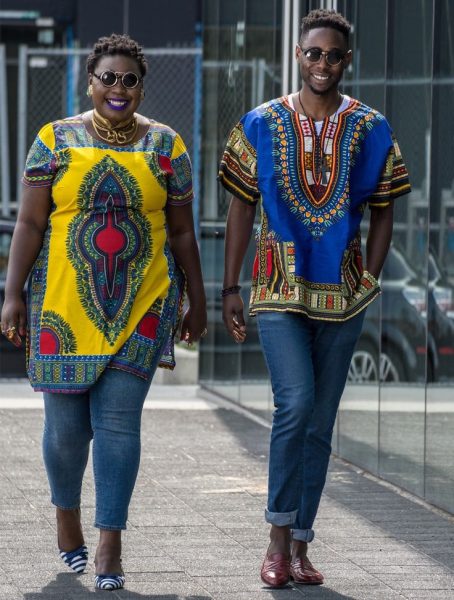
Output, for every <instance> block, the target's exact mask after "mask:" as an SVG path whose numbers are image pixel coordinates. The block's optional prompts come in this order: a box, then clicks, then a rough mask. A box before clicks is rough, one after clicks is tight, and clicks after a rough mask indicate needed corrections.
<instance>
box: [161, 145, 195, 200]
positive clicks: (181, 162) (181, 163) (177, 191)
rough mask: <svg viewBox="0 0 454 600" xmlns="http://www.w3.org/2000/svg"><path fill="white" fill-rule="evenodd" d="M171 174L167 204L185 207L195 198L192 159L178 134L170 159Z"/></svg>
mask: <svg viewBox="0 0 454 600" xmlns="http://www.w3.org/2000/svg"><path fill="white" fill-rule="evenodd" d="M170 167H171V172H170V175H169V177H168V178H167V203H168V204H171V205H173V206H184V205H185V204H189V202H191V201H192V199H193V198H194V192H193V188H192V167H191V159H190V158H189V154H188V151H187V149H186V146H185V145H184V142H183V140H182V139H181V137H180V136H179V135H178V134H177V135H176V137H175V141H174V144H173V149H172V155H171V157H170Z"/></svg>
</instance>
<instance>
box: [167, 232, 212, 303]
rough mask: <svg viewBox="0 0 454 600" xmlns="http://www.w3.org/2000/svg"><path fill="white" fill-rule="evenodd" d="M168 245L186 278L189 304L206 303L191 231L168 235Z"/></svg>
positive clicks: (194, 240) (195, 244)
mask: <svg viewBox="0 0 454 600" xmlns="http://www.w3.org/2000/svg"><path fill="white" fill-rule="evenodd" d="M169 245H170V249H171V250H172V254H173V256H174V257H175V260H176V262H177V264H178V265H179V266H180V267H181V268H182V269H183V271H184V273H185V275H186V280H187V294H188V298H189V302H190V304H191V305H194V304H195V303H197V304H198V303H203V304H205V303H206V300H205V289H204V287H203V279H202V270H201V267H200V256H199V249H198V246H197V241H196V239H195V234H194V232H193V231H184V232H182V233H176V234H173V235H169Z"/></svg>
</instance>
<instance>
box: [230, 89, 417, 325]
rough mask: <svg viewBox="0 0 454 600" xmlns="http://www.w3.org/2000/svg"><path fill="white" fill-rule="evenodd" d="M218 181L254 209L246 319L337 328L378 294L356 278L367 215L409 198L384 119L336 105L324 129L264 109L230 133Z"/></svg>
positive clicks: (284, 101) (364, 278)
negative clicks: (260, 316)
mask: <svg viewBox="0 0 454 600" xmlns="http://www.w3.org/2000/svg"><path fill="white" fill-rule="evenodd" d="M219 180H220V182H221V183H222V185H223V186H224V187H225V188H226V189H227V190H228V191H229V192H231V193H232V194H233V195H234V196H236V197H237V198H239V199H240V200H243V201H244V202H246V203H249V204H256V203H257V202H258V200H259V199H261V224H260V227H259V229H258V232H257V254H256V258H255V263H254V269H253V275H252V290H251V299H250V314H251V315H254V314H256V313H257V312H260V311H268V310H273V311H292V312H298V313H302V314H305V315H307V316H308V317H310V318H313V319H320V320H326V321H345V320H347V319H350V318H351V317H353V316H354V315H356V314H357V313H358V312H360V311H361V310H363V309H364V308H365V307H366V306H367V305H368V304H369V303H370V302H372V300H373V299H374V298H376V297H377V295H378V294H379V293H380V288H379V285H378V283H377V281H376V280H375V278H374V277H373V276H372V275H370V274H369V273H367V272H366V271H364V269H363V263H362V256H361V236H360V223H361V219H362V216H363V212H364V209H365V206H366V205H367V204H369V206H373V207H385V206H388V205H389V203H390V202H393V201H394V199H395V198H397V197H398V196H401V195H402V194H407V193H408V192H409V191H410V184H409V182H408V173H407V169H406V168H405V165H404V163H403V160H402V156H401V153H400V149H399V146H398V143H397V141H396V139H395V137H394V135H393V133H392V131H391V128H390V126H389V125H388V123H387V121H386V119H385V117H384V116H383V115H381V114H380V113H379V112H377V111H376V110H373V109H372V108H369V107H368V106H366V105H365V104H362V103H361V102H359V101H358V100H354V99H352V98H349V97H348V96H344V98H343V101H342V104H341V106H340V107H339V109H338V111H336V113H334V114H333V115H331V116H330V117H326V118H325V119H324V120H323V122H320V123H314V121H313V120H312V119H310V118H308V117H306V116H305V115H302V114H299V113H298V112H297V111H295V109H294V107H293V106H292V104H291V97H284V98H278V99H276V100H271V101H270V102H267V103H265V104H262V105H261V106H259V107H257V108H255V109H254V110H252V111H250V112H249V113H247V114H246V115H245V116H244V117H243V118H242V119H241V121H240V122H239V123H238V124H237V125H236V126H235V127H234V128H233V130H232V132H231V134H230V136H229V139H228V141H227V145H226V148H225V151H224V154H223V157H222V160H221V166H220V171H219Z"/></svg>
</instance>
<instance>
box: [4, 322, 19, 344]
mask: <svg viewBox="0 0 454 600" xmlns="http://www.w3.org/2000/svg"><path fill="white" fill-rule="evenodd" d="M3 334H4V336H5V337H6V339H7V340H12V339H13V337H14V336H15V335H16V328H15V327H14V325H12V326H11V327H7V328H6V329H5V331H4V332H3Z"/></svg>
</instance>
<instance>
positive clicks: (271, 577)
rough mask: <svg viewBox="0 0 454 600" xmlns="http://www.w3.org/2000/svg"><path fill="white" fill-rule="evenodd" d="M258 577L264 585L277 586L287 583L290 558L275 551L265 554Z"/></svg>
mask: <svg viewBox="0 0 454 600" xmlns="http://www.w3.org/2000/svg"><path fill="white" fill-rule="evenodd" d="M260 577H261V578H262V581H263V583H266V585H268V586H270V587H272V588H277V587H282V586H284V585H287V584H288V582H289V580H290V559H289V557H288V556H287V555H286V554H281V553H279V552H276V553H275V554H270V555H269V556H265V560H264V561H263V565H262V570H261V571H260Z"/></svg>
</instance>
